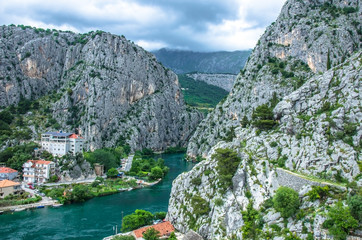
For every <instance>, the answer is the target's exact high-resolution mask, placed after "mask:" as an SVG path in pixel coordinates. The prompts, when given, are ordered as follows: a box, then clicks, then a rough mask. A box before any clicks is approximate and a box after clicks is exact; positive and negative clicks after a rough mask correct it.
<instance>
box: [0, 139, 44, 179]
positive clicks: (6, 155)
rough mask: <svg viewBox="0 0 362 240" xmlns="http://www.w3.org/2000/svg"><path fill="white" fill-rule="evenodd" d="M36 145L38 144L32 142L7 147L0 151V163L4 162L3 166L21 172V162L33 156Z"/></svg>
mask: <svg viewBox="0 0 362 240" xmlns="http://www.w3.org/2000/svg"><path fill="white" fill-rule="evenodd" d="M38 147H39V145H38V144H36V143H34V142H30V143H25V144H23V145H17V146H14V147H8V148H6V149H5V150H4V151H2V152H0V163H4V164H5V166H7V167H10V168H13V169H15V170H17V171H19V172H22V171H23V167H22V166H23V164H24V163H25V162H26V161H28V160H29V159H32V158H33V155H32V154H33V152H34V149H35V148H38Z"/></svg>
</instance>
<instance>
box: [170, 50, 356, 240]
mask: <svg viewBox="0 0 362 240" xmlns="http://www.w3.org/2000/svg"><path fill="white" fill-rule="evenodd" d="M361 70H362V52H361V51H360V52H359V53H358V54H356V55H354V56H352V57H351V58H350V59H349V60H348V61H346V62H345V63H344V64H342V65H340V66H337V67H335V68H333V69H331V70H329V71H327V72H325V73H324V74H323V75H318V76H315V77H313V78H311V79H310V80H309V81H307V82H306V83H305V84H304V85H303V86H302V87H301V88H299V89H298V90H296V91H294V92H292V93H291V94H290V95H288V96H286V97H284V99H283V101H281V102H280V103H279V104H278V105H277V106H276V107H275V110H274V113H275V115H276V116H277V118H278V119H279V121H280V123H279V127H278V128H276V129H274V130H272V131H269V132H268V131H262V132H259V131H258V130H257V129H255V128H251V127H248V128H242V127H238V128H236V129H235V137H234V138H233V139H232V140H231V141H230V142H225V141H221V142H219V143H218V144H217V145H216V146H214V147H213V148H212V149H211V151H210V152H209V154H208V155H207V157H206V160H204V161H202V162H200V163H199V164H198V165H196V166H195V167H194V168H193V169H192V170H191V171H190V172H187V173H183V174H181V175H180V176H179V177H178V178H177V179H176V180H175V181H174V183H173V187H172V192H171V198H170V205H169V209H168V219H170V220H171V221H172V223H173V224H174V225H175V227H176V228H177V229H179V230H180V231H182V232H187V231H188V230H189V229H193V230H195V231H197V232H199V233H200V234H201V235H202V236H203V237H205V238H206V239H225V237H226V238H227V239H232V238H233V237H236V238H235V239H245V238H243V237H242V235H243V228H242V227H243V226H244V225H245V221H244V220H243V219H244V218H243V214H242V211H246V207H247V206H248V204H249V203H250V202H251V204H252V207H253V208H255V209H256V210H257V211H259V213H258V214H259V215H260V216H261V217H262V219H263V222H264V224H263V225H262V226H259V228H260V230H261V231H263V232H264V233H265V234H266V235H260V236H259V237H260V239H266V236H269V237H270V236H273V237H279V238H274V239H284V238H285V237H286V236H292V235H293V234H297V236H298V237H300V238H302V239H306V237H308V235H307V233H313V234H312V236H313V237H314V238H318V237H323V236H326V233H325V232H326V231H325V230H323V228H322V223H323V222H324V221H325V219H326V215H327V212H328V209H329V207H331V206H332V205H333V204H334V203H335V202H336V201H337V200H338V198H339V197H338V196H339V195H338V194H341V192H344V191H345V188H343V187H340V185H338V184H336V183H338V182H340V181H342V182H352V181H356V182H357V185H358V186H362V177H361V176H362V174H361V171H362V169H361V168H360V167H359V165H358V164H360V162H361V160H362V158H361V153H362V152H361V142H362V140H361V139H362V138H361V136H362V126H361V122H362V109H361V106H362V84H361V78H362V71H361ZM219 148H221V149H233V150H234V151H235V152H236V153H237V156H239V157H240V159H241V161H240V164H238V167H237V170H236V172H235V174H234V176H233V178H232V184H231V186H230V187H228V188H227V189H226V190H224V191H223V189H222V187H221V186H222V182H223V177H222V175H221V174H220V173H219V171H218V169H219V166H218V164H219V163H218V160H217V159H216V157H215V156H213V154H214V153H215V152H216V151H217V150H216V149H219ZM279 167H284V168H286V169H289V170H291V171H294V172H297V173H299V174H298V175H297V176H295V175H292V174H291V172H287V171H285V170H282V169H280V168H279ZM308 176H316V177H318V178H320V179H321V180H318V181H317V180H312V181H310V180H305V179H309V178H310V177H308ZM328 180H330V181H331V185H329V189H330V193H329V195H328V196H329V197H327V198H326V199H324V200H323V201H322V200H317V201H315V200H311V198H310V196H309V195H308V194H307V193H308V192H309V191H310V190H312V188H311V185H321V186H325V185H326V184H327V183H326V182H328ZM321 182H322V183H321ZM323 182H324V183H323ZM280 186H288V187H291V188H293V189H295V190H296V191H298V193H299V196H300V198H301V209H302V210H303V214H304V215H302V216H297V217H291V218H287V219H283V218H282V217H281V216H280V213H277V212H276V211H275V209H274V208H270V206H269V208H265V206H264V205H265V201H267V200H268V199H269V198H271V197H272V196H274V195H275V190H277V189H278V187H280ZM199 208H201V209H203V211H199ZM244 214H245V213H244ZM273 224H277V225H278V226H279V227H278V229H283V228H284V229H288V231H289V232H288V231H287V230H285V231H281V230H279V231H276V230H275V229H274V228H273V226H272V225H273ZM303 229H304V230H303ZM329 238H330V236H328V239H329ZM246 239H249V238H246ZM323 239H325V238H323Z"/></svg>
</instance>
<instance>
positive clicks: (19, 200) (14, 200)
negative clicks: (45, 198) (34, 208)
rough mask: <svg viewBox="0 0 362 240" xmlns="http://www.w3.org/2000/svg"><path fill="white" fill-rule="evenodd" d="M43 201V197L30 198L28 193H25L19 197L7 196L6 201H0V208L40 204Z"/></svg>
mask: <svg viewBox="0 0 362 240" xmlns="http://www.w3.org/2000/svg"><path fill="white" fill-rule="evenodd" d="M41 200H42V197H40V196H35V197H32V198H28V193H23V194H21V195H19V196H15V195H12V194H10V195H9V196H6V197H5V198H4V199H0V207H6V206H14V205H24V204H30V203H36V202H40V201H41Z"/></svg>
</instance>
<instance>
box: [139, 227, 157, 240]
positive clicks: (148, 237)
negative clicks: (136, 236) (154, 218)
mask: <svg viewBox="0 0 362 240" xmlns="http://www.w3.org/2000/svg"><path fill="white" fill-rule="evenodd" d="M159 234H160V232H159V231H157V230H156V229H154V228H153V227H150V228H149V229H147V230H146V232H144V233H143V238H144V239H145V240H158V239H160V238H159V237H158V236H159Z"/></svg>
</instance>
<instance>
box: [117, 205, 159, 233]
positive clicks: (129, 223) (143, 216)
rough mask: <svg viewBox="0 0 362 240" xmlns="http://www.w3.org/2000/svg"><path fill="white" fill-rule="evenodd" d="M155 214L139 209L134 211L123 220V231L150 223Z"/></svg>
mask: <svg viewBox="0 0 362 240" xmlns="http://www.w3.org/2000/svg"><path fill="white" fill-rule="evenodd" d="M153 218H154V216H153V214H152V213H150V212H148V211H145V210H140V209H137V210H136V211H135V212H134V213H132V214H130V215H127V216H125V217H124V218H123V220H122V232H128V231H132V230H134V229H137V228H139V227H143V226H146V225H150V224H151V223H152V220H153Z"/></svg>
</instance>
